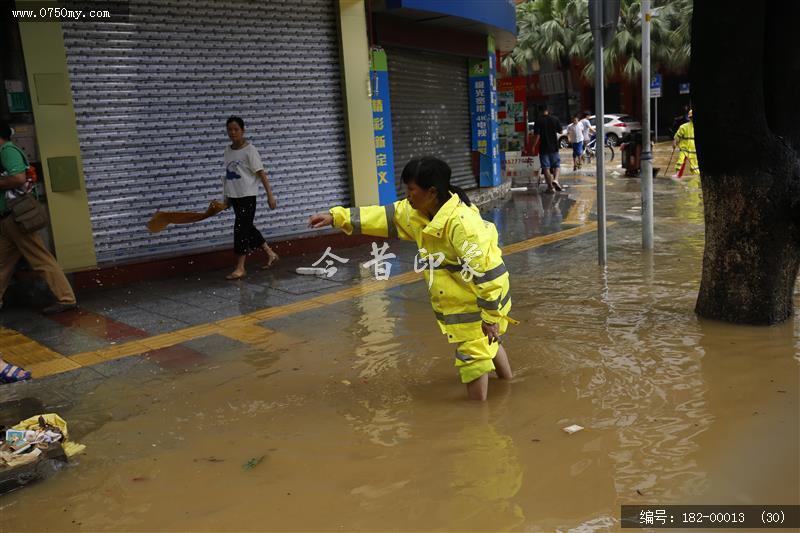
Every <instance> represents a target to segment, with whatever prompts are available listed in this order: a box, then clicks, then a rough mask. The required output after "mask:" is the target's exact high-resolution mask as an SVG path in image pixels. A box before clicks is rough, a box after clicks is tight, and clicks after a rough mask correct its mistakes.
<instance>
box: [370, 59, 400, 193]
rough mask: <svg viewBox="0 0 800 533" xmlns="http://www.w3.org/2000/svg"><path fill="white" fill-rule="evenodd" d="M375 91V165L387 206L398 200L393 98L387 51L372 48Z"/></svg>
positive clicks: (373, 126)
mask: <svg viewBox="0 0 800 533" xmlns="http://www.w3.org/2000/svg"><path fill="white" fill-rule="evenodd" d="M370 84H371V87H370V88H371V91H372V130H373V132H372V134H373V137H374V139H375V167H376V171H377V177H378V200H379V202H380V204H381V205H386V204H390V203H392V202H394V201H395V200H397V191H396V189H395V182H394V147H393V145H392V113H391V109H390V100H389V72H388V70H387V63H386V52H385V51H384V50H383V49H382V48H374V49H373V50H372V70H371V71H370Z"/></svg>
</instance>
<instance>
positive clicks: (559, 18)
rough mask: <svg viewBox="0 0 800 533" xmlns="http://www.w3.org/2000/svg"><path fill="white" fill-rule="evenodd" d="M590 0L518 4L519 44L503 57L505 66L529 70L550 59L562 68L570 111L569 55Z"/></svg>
mask: <svg viewBox="0 0 800 533" xmlns="http://www.w3.org/2000/svg"><path fill="white" fill-rule="evenodd" d="M586 1H587V0H532V1H528V2H525V3H522V4H519V5H518V6H517V46H516V48H515V49H514V50H513V51H512V52H511V53H510V54H508V55H507V56H506V57H505V58H504V59H503V67H504V68H506V70H509V71H510V70H511V69H512V68H517V69H518V70H520V71H522V72H524V73H527V72H528V71H529V70H531V67H538V64H540V63H542V62H544V61H550V62H551V63H553V64H554V65H556V66H557V67H558V68H559V70H560V71H561V76H562V80H563V84H564V102H565V106H566V110H567V113H569V89H568V88H569V82H568V75H569V70H570V59H571V58H572V57H573V56H574V55H575V51H576V50H577V49H576V48H575V45H576V39H577V37H578V35H579V33H578V28H580V26H581V21H582V16H583V15H585V14H586Z"/></svg>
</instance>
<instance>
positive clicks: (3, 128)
mask: <svg viewBox="0 0 800 533" xmlns="http://www.w3.org/2000/svg"><path fill="white" fill-rule="evenodd" d="M0 139H5V140H6V141H10V140H11V126H9V125H8V122H0Z"/></svg>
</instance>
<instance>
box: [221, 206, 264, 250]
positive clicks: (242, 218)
mask: <svg viewBox="0 0 800 533" xmlns="http://www.w3.org/2000/svg"><path fill="white" fill-rule="evenodd" d="M229 200H230V202H231V206H233V213H234V214H235V215H236V221H235V222H234V226H233V251H234V252H236V255H247V254H249V253H250V252H252V251H254V250H258V249H259V248H261V246H262V245H263V244H264V242H266V241H265V240H264V237H263V236H262V235H261V232H260V231H258V230H257V229H256V227H255V226H254V225H253V219H255V216H256V197H255V196H245V197H242V198H229Z"/></svg>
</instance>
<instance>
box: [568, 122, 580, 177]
mask: <svg viewBox="0 0 800 533" xmlns="http://www.w3.org/2000/svg"><path fill="white" fill-rule="evenodd" d="M567 137H568V138H569V142H570V145H571V146H572V171H573V172H574V171H576V170H578V169H579V168H581V160H582V156H583V141H584V138H583V126H582V125H581V123H580V122H579V121H578V115H575V116H574V117H572V123H571V124H570V125H569V126H567Z"/></svg>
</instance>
